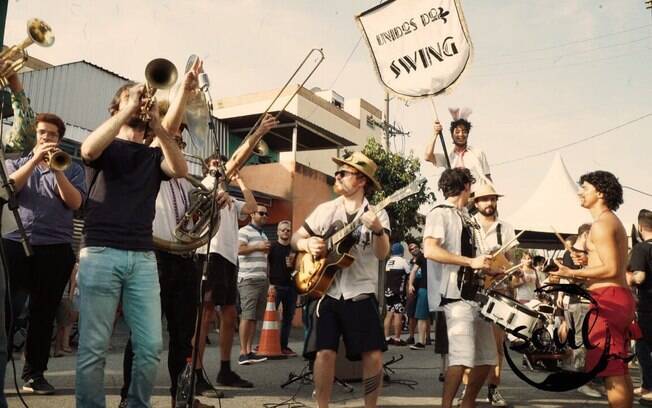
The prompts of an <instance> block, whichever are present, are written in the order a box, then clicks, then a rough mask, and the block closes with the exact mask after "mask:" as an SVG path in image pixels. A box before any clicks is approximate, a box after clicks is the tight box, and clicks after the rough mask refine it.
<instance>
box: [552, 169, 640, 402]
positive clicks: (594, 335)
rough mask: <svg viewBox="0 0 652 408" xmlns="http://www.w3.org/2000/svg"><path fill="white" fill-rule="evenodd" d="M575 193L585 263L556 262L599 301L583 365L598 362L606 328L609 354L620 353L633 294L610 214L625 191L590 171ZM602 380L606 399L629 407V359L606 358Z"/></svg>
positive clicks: (623, 243)
mask: <svg viewBox="0 0 652 408" xmlns="http://www.w3.org/2000/svg"><path fill="white" fill-rule="evenodd" d="M578 194H579V197H580V202H581V205H582V207H584V208H586V209H588V210H589V211H590V213H591V216H592V217H593V224H592V225H591V230H590V231H589V235H588V238H587V242H586V249H587V251H588V264H587V266H586V267H585V268H582V269H570V268H568V267H566V266H563V265H562V264H561V263H559V262H557V265H558V266H559V271H558V272H551V275H556V276H560V277H565V278H571V279H580V280H585V281H586V287H587V288H588V290H589V291H590V292H591V295H593V297H594V298H595V300H596V301H597V302H598V312H597V314H595V315H593V316H597V318H595V319H596V323H595V325H594V326H593V328H592V330H591V332H590V334H589V340H590V342H591V344H594V345H597V347H596V348H594V349H592V350H588V351H587V356H586V369H587V370H590V369H592V368H593V367H594V366H595V365H596V364H597V362H598V360H599V358H600V355H601V354H602V352H603V350H604V346H605V338H606V336H607V330H609V332H610V334H611V347H610V350H609V354H610V355H612V356H617V357H624V356H625V355H626V354H627V346H628V343H629V338H628V328H629V325H630V323H631V322H632V320H633V319H634V306H635V304H634V298H633V296H632V294H631V292H630V290H629V288H628V287H627V282H626V279H625V267H626V265H627V233H626V232H625V228H624V227H623V224H622V223H621V222H620V220H619V219H618V217H616V215H615V214H614V213H613V212H614V211H616V210H617V209H618V207H619V206H620V205H621V204H622V203H623V189H622V186H621V185H620V183H619V182H618V179H616V177H615V176H614V175H613V174H611V173H609V172H606V171H594V172H591V173H587V174H585V175H583V176H582V177H580V191H579V193H578ZM598 376H599V377H603V378H604V383H605V387H606V389H607V399H608V400H609V406H611V407H631V406H632V402H633V390H632V380H631V378H630V376H629V372H628V370H627V362H626V361H625V360H624V359H622V358H615V359H614V358H612V359H610V360H609V363H608V365H607V368H605V369H604V370H603V371H602V372H600V373H599V374H598Z"/></svg>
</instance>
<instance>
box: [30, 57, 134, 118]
mask: <svg viewBox="0 0 652 408" xmlns="http://www.w3.org/2000/svg"><path fill="white" fill-rule="evenodd" d="M20 76H21V81H22V82H23V87H24V88H25V93H26V94H27V96H28V97H29V98H30V101H31V104H32V108H33V109H34V110H35V111H36V112H52V113H56V114H57V115H59V116H61V118H62V119H63V120H64V121H65V122H67V123H71V124H74V125H76V126H79V127H81V128H85V129H95V128H96V127H97V126H98V125H100V124H101V123H102V122H103V121H104V120H106V118H107V117H108V111H107V107H108V105H109V102H110V101H111V98H113V95H114V93H115V91H116V89H118V88H119V87H120V86H122V85H123V84H125V83H126V82H128V81H127V79H126V78H124V77H121V76H119V75H116V74H115V73H112V72H110V71H107V70H105V69H103V68H100V67H98V66H96V65H93V64H90V63H88V62H86V61H80V62H73V63H70V64H64V65H57V66H55V67H51V68H46V69H41V70H37V71H29V72H25V73H22V74H20Z"/></svg>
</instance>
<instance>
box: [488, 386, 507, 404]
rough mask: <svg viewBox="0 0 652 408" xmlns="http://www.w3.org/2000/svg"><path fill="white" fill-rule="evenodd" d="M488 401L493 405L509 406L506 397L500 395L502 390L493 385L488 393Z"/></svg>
mask: <svg viewBox="0 0 652 408" xmlns="http://www.w3.org/2000/svg"><path fill="white" fill-rule="evenodd" d="M487 401H488V402H489V403H491V406H492V407H507V406H509V405H508V404H507V401H505V398H503V396H502V395H500V392H499V391H498V390H497V389H496V388H494V387H492V388H489V394H488V395H487Z"/></svg>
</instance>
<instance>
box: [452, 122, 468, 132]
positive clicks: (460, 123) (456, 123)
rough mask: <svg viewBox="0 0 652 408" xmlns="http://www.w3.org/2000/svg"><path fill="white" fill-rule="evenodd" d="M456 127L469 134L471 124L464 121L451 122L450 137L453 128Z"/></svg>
mask: <svg viewBox="0 0 652 408" xmlns="http://www.w3.org/2000/svg"><path fill="white" fill-rule="evenodd" d="M458 126H462V127H464V128H466V130H467V131H469V132H470V131H471V122H469V121H468V120H466V119H457V120H454V121H452V122H451V135H452V134H453V131H454V130H455V128H456V127H458Z"/></svg>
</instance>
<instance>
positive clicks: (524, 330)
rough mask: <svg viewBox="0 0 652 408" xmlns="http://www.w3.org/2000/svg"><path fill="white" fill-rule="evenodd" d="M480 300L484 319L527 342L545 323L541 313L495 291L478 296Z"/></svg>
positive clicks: (481, 313)
mask: <svg viewBox="0 0 652 408" xmlns="http://www.w3.org/2000/svg"><path fill="white" fill-rule="evenodd" d="M478 300H479V302H480V308H481V309H480V316H481V317H482V318H483V319H485V320H488V321H489V322H492V323H495V324H497V325H498V326H500V327H502V328H503V329H504V330H505V331H506V332H507V333H510V334H512V335H514V336H516V337H518V338H519V339H522V340H525V341H529V340H530V339H531V338H532V333H533V332H534V330H535V329H536V328H537V327H539V326H540V325H541V324H543V323H544V322H545V316H543V315H542V314H541V313H539V312H537V311H535V310H532V309H530V308H529V307H527V306H525V305H522V304H520V303H518V302H517V301H516V300H514V299H512V298H510V297H509V296H505V295H503V294H500V293H498V292H495V291H489V292H487V294H486V295H480V296H478Z"/></svg>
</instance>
